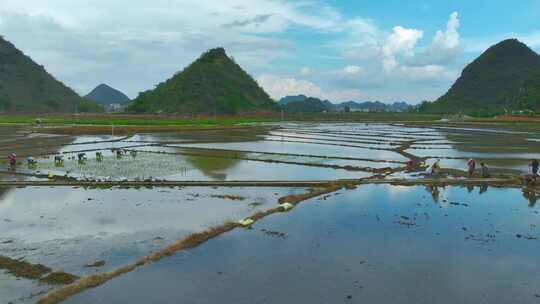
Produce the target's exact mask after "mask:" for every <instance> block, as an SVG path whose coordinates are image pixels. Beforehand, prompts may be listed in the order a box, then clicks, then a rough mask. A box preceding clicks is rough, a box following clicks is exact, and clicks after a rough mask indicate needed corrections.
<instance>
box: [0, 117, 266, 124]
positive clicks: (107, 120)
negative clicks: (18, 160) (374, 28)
mask: <svg viewBox="0 0 540 304" xmlns="http://www.w3.org/2000/svg"><path fill="white" fill-rule="evenodd" d="M37 118H38V116H12V115H10V116H0V124H34V123H35V122H36V119H37ZM39 118H40V119H41V121H42V123H43V124H45V125H96V126H100V125H112V124H114V125H117V126H226V125H238V124H246V123H258V122H272V121H275V119H273V118H267V117H255V118H242V117H231V118H215V119H209V118H204V119H184V118H159V117H155V118H148V117H142V116H141V117H140V118H138V117H123V116H118V117H114V116H112V117H95V116H88V117H85V116H80V117H74V116H55V117H44V118H43V117H39Z"/></svg>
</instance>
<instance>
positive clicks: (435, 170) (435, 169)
mask: <svg viewBox="0 0 540 304" xmlns="http://www.w3.org/2000/svg"><path fill="white" fill-rule="evenodd" d="M440 161H441V160H440V159H437V160H435V162H434V163H433V164H432V165H431V166H429V168H428V169H427V174H428V175H430V176H433V175H435V174H437V173H439V169H440V168H441V166H440Z"/></svg>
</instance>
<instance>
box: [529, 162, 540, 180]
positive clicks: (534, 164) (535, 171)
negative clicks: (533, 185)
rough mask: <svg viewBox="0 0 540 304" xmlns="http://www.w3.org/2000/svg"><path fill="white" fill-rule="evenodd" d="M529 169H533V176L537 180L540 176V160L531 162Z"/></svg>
mask: <svg viewBox="0 0 540 304" xmlns="http://www.w3.org/2000/svg"><path fill="white" fill-rule="evenodd" d="M529 167H531V170H532V174H533V176H534V177H535V179H536V177H537V176H538V159H533V160H531V163H530V164H529Z"/></svg>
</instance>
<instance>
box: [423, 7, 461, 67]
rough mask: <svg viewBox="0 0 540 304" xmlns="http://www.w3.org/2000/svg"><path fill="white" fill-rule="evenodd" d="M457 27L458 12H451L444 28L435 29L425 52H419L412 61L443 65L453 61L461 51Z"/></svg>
mask: <svg viewBox="0 0 540 304" xmlns="http://www.w3.org/2000/svg"><path fill="white" fill-rule="evenodd" d="M459 27H460V21H459V19H458V13H457V12H453V13H452V14H451V15H450V17H449V19H448V23H447V25H446V30H445V31H442V30H439V31H437V33H436V34H435V37H434V38H433V41H432V42H431V45H430V46H429V47H428V48H427V50H426V51H425V52H423V53H421V54H419V55H418V56H417V58H415V60H414V61H412V63H413V64H416V65H433V64H437V65H445V64H448V63H450V62H452V61H454V60H455V59H456V58H457V57H458V55H459V54H461V52H462V51H463V45H462V44H461V39H460V35H459V31H458V30H459Z"/></svg>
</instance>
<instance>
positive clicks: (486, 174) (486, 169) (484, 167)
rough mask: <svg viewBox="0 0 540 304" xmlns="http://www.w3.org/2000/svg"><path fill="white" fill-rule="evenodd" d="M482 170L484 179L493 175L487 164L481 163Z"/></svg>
mask: <svg viewBox="0 0 540 304" xmlns="http://www.w3.org/2000/svg"><path fill="white" fill-rule="evenodd" d="M480 170H481V171H482V177H483V178H490V177H491V174H489V168H488V167H487V166H486V164H485V163H480Z"/></svg>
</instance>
